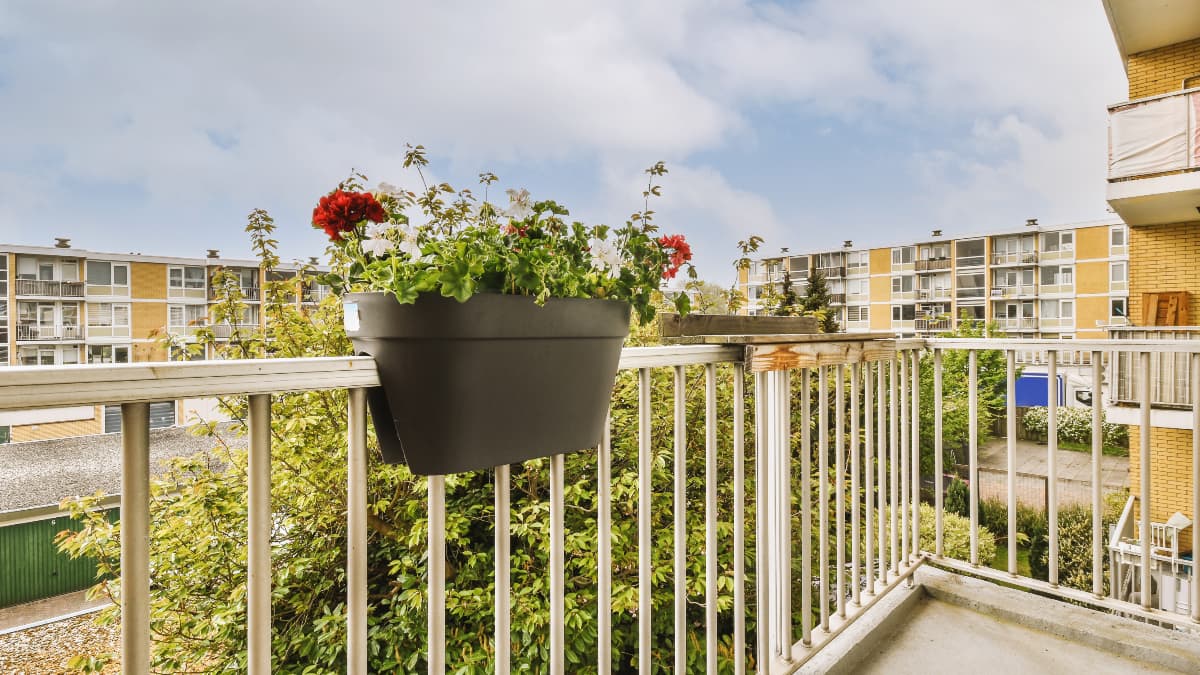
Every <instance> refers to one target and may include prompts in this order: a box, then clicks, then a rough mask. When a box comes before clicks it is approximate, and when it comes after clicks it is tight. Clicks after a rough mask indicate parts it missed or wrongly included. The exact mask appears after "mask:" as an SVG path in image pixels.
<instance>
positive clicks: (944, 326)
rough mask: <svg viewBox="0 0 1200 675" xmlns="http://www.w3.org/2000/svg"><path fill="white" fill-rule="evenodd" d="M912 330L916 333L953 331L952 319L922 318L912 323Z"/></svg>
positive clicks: (945, 317)
mask: <svg viewBox="0 0 1200 675" xmlns="http://www.w3.org/2000/svg"><path fill="white" fill-rule="evenodd" d="M913 330H914V331H915V332H917V333H922V334H925V333H944V332H946V331H950V330H954V319H952V318H950V317H948V316H937V317H922V318H919V319H915V320H914V321H913Z"/></svg>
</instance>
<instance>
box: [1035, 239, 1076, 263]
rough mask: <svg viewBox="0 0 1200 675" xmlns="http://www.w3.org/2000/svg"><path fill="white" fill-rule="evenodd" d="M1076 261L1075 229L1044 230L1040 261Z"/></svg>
mask: <svg viewBox="0 0 1200 675" xmlns="http://www.w3.org/2000/svg"><path fill="white" fill-rule="evenodd" d="M1074 261H1075V233H1074V232H1073V231H1061V232H1043V233H1042V241H1041V250H1040V251H1039V252H1038V263H1039V264H1042V265H1047V264H1051V265H1053V264H1061V263H1064V262H1067V263H1070V262H1074Z"/></svg>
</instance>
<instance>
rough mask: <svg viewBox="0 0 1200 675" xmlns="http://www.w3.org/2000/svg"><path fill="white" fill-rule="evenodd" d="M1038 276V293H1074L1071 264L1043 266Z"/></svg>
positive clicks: (1073, 271)
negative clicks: (1039, 280)
mask: <svg viewBox="0 0 1200 675" xmlns="http://www.w3.org/2000/svg"><path fill="white" fill-rule="evenodd" d="M1040 276H1041V283H1040V284H1038V288H1037V292H1038V295H1071V294H1074V293H1075V268H1074V267H1073V266H1070V265H1067V266H1053V267H1043V268H1042V269H1041V275H1040Z"/></svg>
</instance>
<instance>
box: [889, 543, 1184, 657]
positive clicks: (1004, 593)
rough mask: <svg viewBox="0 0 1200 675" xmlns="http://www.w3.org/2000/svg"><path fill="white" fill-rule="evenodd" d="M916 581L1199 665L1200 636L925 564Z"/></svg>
mask: <svg viewBox="0 0 1200 675" xmlns="http://www.w3.org/2000/svg"><path fill="white" fill-rule="evenodd" d="M917 584H919V586H920V587H921V588H922V589H923V590H924V592H925V593H926V594H928V595H929V596H930V597H931V598H933V599H935V600H939V601H941V602H947V603H950V604H954V605H958V606H960V607H965V608H967V609H971V610H973V611H975V612H978V613H980V614H982V615H984V616H990V617H994V618H996V619H1000V620H1004V621H1009V622H1011V623H1014V624H1017V625H1019V626H1024V627H1026V628H1030V629H1033V630H1038V631H1041V632H1044V633H1049V634H1051V635H1056V636H1058V637H1061V638H1063V639H1065V640H1068V641H1070V642H1074V643H1078V644H1082V645H1086V646H1088V647H1091V648H1093V649H1097V650H1101V651H1105V652H1109V653H1111V654H1116V655H1118V656H1123V657H1125V658H1129V659H1133V660H1136V661H1140V662H1143V663H1148V664H1154V665H1158V666H1162V667H1164V668H1170V669H1173V670H1178V671H1180V672H1185V673H1190V672H1197V670H1198V669H1200V641H1197V640H1196V639H1195V636H1193V635H1189V634H1186V633H1182V632H1177V631H1171V630H1167V629H1165V628H1157V627H1154V626H1148V625H1146V624H1143V623H1141V622H1138V621H1133V620H1131V619H1126V618H1123V617H1118V616H1113V615H1110V614H1105V613H1102V612H1097V611H1095V610H1092V609H1089V608H1086V607H1080V606H1077V605H1073V604H1070V603H1067V602H1063V601H1060V600H1051V599H1049V598H1043V597H1041V596H1038V595H1035V594H1033V593H1028V592H1025V591H1020V590H1015V589H1011V588H1004V587H1002V586H998V585H996V584H993V583H991V582H988V581H983V580H980V579H972V578H970V577H966V576H962V575H959V574H954V573H951V572H944V571H941V570H937V569H933V568H931V567H929V566H925V567H923V568H922V569H920V570H918V571H917ZM871 639H875V636H871Z"/></svg>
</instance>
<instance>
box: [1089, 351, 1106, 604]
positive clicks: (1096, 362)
mask: <svg viewBox="0 0 1200 675" xmlns="http://www.w3.org/2000/svg"><path fill="white" fill-rule="evenodd" d="M1100 362H1101V354H1100V352H1092V595H1094V596H1096V597H1097V598H1101V597H1104V492H1103V486H1102V485H1101V481H1102V480H1103V475H1102V472H1101V471H1100V467H1101V464H1102V463H1103V461H1104V407H1103V406H1104V400H1103V399H1104V397H1103V392H1102V391H1101V389H1100V387H1101V383H1102V382H1103V380H1102V379H1101V377H1100V375H1101V373H1100V367H1101V366H1100Z"/></svg>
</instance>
